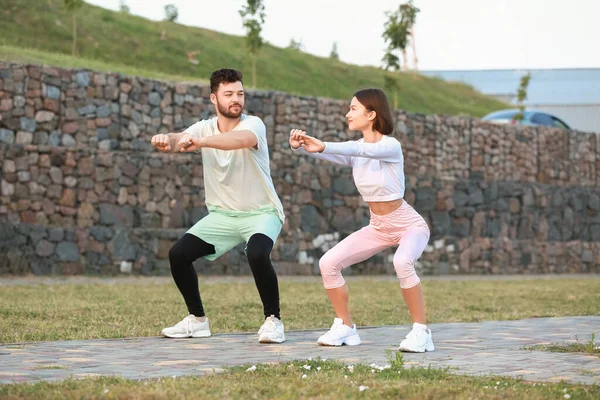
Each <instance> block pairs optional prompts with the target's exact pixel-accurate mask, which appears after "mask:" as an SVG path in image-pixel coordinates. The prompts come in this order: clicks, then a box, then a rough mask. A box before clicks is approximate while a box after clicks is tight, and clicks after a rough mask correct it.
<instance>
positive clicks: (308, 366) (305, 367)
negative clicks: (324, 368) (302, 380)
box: [302, 365, 310, 371]
mask: <svg viewBox="0 0 600 400" xmlns="http://www.w3.org/2000/svg"><path fill="white" fill-rule="evenodd" d="M302 368H304V369H305V370H307V371H310V365H303V366H302Z"/></svg>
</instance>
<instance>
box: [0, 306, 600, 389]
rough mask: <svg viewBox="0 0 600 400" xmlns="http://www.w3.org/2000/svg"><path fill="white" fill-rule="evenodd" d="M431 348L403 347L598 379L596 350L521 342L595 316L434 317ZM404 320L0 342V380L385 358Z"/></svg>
mask: <svg viewBox="0 0 600 400" xmlns="http://www.w3.org/2000/svg"><path fill="white" fill-rule="evenodd" d="M431 328H432V330H433V334H434V343H435V345H436V351H434V352H432V353H425V354H406V355H405V360H406V361H407V364H408V365H409V366H410V365H423V366H428V365H431V366H433V367H450V368H452V369H453V371H454V372H455V373H459V374H460V373H463V374H469V375H482V374H495V375H504V376H512V377H523V378H524V379H526V380H532V381H546V382H558V381H561V380H565V381H569V382H580V383H586V384H592V383H598V384H600V357H598V356H593V355H585V354H577V353H549V352H542V351H528V350H520V349H521V348H522V347H523V346H531V345H535V344H544V343H545V344H548V343H573V342H575V341H576V339H577V338H579V340H581V341H584V342H587V341H588V340H589V339H590V337H591V334H592V333H595V334H596V336H597V337H598V336H600V317H594V316H588V317H565V318H539V319H526V320H520V321H490V322H482V323H443V324H432V325H431ZM408 330H409V327H408V326H386V327H372V328H360V330H359V333H360V335H361V338H362V340H363V344H362V345H360V346H357V347H346V346H343V347H337V348H334V347H319V346H317V345H316V344H315V341H316V339H317V337H318V336H319V335H320V334H321V333H323V332H324V331H325V330H312V331H291V332H287V333H286V337H287V341H286V342H285V343H282V344H280V345H265V344H259V343H258V341H257V335H256V334H248V333H240V334H219V335H215V336H213V337H211V338H205V339H166V338H159V337H148V338H133V339H110V340H79V341H58V342H41V343H27V344H21V345H17V344H10V345H2V346H0V383H9V382H31V381H37V380H58V379H65V378H68V377H74V378H78V377H86V376H98V375H118V376H122V377H124V378H130V379H145V378H158V377H165V376H167V377H172V376H183V375H202V374H206V373H210V372H212V371H216V372H218V371H221V369H222V367H224V366H233V365H240V364H248V363H249V364H259V363H265V362H286V361H291V360H295V359H307V358H309V357H313V358H316V357H321V358H327V359H336V360H339V361H342V362H346V363H351V364H356V363H366V364H370V363H373V362H374V363H377V364H379V365H384V364H386V363H388V361H387V358H386V353H385V351H386V349H390V350H395V349H396V348H397V346H398V343H399V342H400V339H401V338H402V337H403V336H404V335H405V334H406V333H407V332H408Z"/></svg>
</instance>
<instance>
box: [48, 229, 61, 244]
mask: <svg viewBox="0 0 600 400" xmlns="http://www.w3.org/2000/svg"><path fill="white" fill-rule="evenodd" d="M64 237H65V232H64V230H63V228H49V229H48V240H49V241H51V242H60V241H61V240H63V239H64Z"/></svg>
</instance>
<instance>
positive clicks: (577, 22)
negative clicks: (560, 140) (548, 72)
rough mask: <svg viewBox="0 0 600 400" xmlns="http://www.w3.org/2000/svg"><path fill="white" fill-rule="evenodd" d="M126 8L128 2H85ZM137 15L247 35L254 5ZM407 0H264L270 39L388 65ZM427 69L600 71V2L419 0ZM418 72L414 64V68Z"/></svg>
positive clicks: (135, 5)
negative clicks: (247, 14)
mask: <svg viewBox="0 0 600 400" xmlns="http://www.w3.org/2000/svg"><path fill="white" fill-rule="evenodd" d="M85 1H86V2H87V3H91V4H95V5H98V6H101V7H104V8H108V9H112V10H118V9H119V4H120V2H121V0H85ZM124 1H125V4H127V5H128V6H129V8H130V10H131V13H132V14H135V15H139V16H142V17H145V18H148V19H152V20H162V19H164V16H165V11H164V6H165V5H166V4H174V5H175V6H176V7H177V8H178V11H179V18H178V21H177V22H179V23H181V24H185V25H191V26H199V27H202V28H206V29H211V30H215V31H219V32H225V33H229V34H234V35H240V36H243V35H244V34H245V32H244V29H243V27H242V21H241V17H240V15H239V14H238V10H239V9H240V8H241V7H242V5H243V4H245V3H246V0H124ZM405 1H406V0H370V1H358V0H301V1H296V0H264V5H265V11H266V19H265V24H264V26H263V33H262V35H263V37H264V39H265V40H266V41H268V42H269V43H270V44H272V45H275V46H278V47H286V46H288V45H289V43H290V40H291V39H294V40H296V41H300V42H301V43H302V45H303V51H305V52H307V53H311V54H315V55H317V56H323V57H327V56H328V55H329V53H330V51H331V48H332V46H333V43H334V42H337V44H338V53H339V55H340V59H341V60H342V61H344V62H347V63H351V64H357V65H372V66H381V58H382V56H383V54H384V51H385V47H386V45H385V42H384V40H383V38H382V37H381V34H382V33H383V29H384V28H383V25H384V23H385V20H386V16H385V12H386V11H392V10H395V9H397V7H398V5H399V4H401V3H404V2H405ZM414 4H415V6H417V7H418V8H419V9H420V10H421V12H420V13H419V14H418V15H417V23H416V25H415V44H416V49H417V56H418V60H419V62H418V69H420V70H474V69H537V68H600V50H599V49H600V44H599V43H598V42H599V41H600V23H598V17H599V16H600V0H570V1H568V2H565V1H560V0H415V1H414ZM409 66H410V67H412V65H410V64H409Z"/></svg>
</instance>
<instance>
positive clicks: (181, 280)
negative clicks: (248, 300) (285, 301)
mask: <svg viewBox="0 0 600 400" xmlns="http://www.w3.org/2000/svg"><path fill="white" fill-rule="evenodd" d="M271 250H273V241H272V240H271V238H269V237H268V236H266V235H263V234H261V233H257V234H254V235H252V236H251V237H250V239H249V240H248V243H246V256H247V257H248V263H249V264H250V269H251V270H252V274H253V275H254V282H256V288H257V289H258V293H259V295H260V299H261V300H262V303H263V309H264V313H265V317H268V316H270V315H274V316H276V317H277V318H280V315H279V284H278V282H277V274H275V269H274V268H273V264H271V257H270V254H271ZM214 253H215V247H214V246H213V245H212V244H210V243H206V242H205V241H204V240H202V239H200V238H198V237H196V236H194V235H192V234H190V233H186V234H185V235H183V237H182V238H181V239H179V241H177V243H175V244H174V245H173V247H171V250H169V261H170V263H171V274H172V275H173V279H174V280H175V284H176V285H177V287H178V288H179V291H180V292H181V294H182V295H183V298H184V300H185V304H186V305H187V307H188V311H189V313H190V314H193V315H195V316H196V317H204V315H205V314H204V308H203V307H202V300H201V299H200V291H199V289H198V275H196V270H195V269H194V266H193V265H192V263H193V262H194V261H195V260H197V259H198V258H200V257H204V256H208V255H210V254H214Z"/></svg>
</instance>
